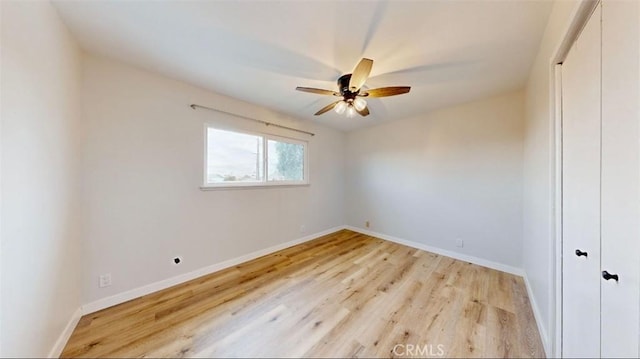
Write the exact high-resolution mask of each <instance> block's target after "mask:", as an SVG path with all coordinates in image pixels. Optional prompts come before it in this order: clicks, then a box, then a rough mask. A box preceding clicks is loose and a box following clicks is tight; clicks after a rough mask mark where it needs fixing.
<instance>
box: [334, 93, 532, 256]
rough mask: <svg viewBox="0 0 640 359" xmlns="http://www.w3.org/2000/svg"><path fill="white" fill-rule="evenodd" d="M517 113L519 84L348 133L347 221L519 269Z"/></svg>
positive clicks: (520, 115) (521, 105) (520, 109)
mask: <svg viewBox="0 0 640 359" xmlns="http://www.w3.org/2000/svg"><path fill="white" fill-rule="evenodd" d="M523 115H524V103H523V93H522V92H520V91H519V92H512V93H508V94H504V95H501V96H497V97H492V98H488V99H485V100H480V101H476V102H472V103H467V104H462V105H458V106H454V107H450V108H446V109H442V110H439V111H436V112H433V113H428V114H425V115H423V116H420V117H416V118H412V119H407V120H398V121H394V122H391V123H386V124H382V125H379V126H376V127H370V128H366V129H362V130H359V131H356V132H351V133H349V134H348V138H347V158H348V160H347V161H348V162H347V190H346V192H347V200H346V205H345V207H346V215H347V223H348V224H349V225H352V226H355V227H360V228H364V227H365V221H370V223H371V228H370V229H371V230H372V231H374V232H378V233H382V234H386V235H390V236H394V237H398V238H401V239H404V240H409V241H413V242H418V243H422V244H426V245H430V246H434V247H438V248H441V249H445V250H450V251H455V252H459V253H461V254H464V255H470V256H475V257H479V258H482V259H485V260H490V261H493V262H497V263H499V264H503V265H508V266H513V267H518V268H519V267H520V266H521V255H522V249H521V237H522V211H521V208H522V202H521V199H522V140H523V124H524V122H523V121H524V119H523ZM456 238H460V239H462V240H464V247H463V248H456V247H455V239H456Z"/></svg>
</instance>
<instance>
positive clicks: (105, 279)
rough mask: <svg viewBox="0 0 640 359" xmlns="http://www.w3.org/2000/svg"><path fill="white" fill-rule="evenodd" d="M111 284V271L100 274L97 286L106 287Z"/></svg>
mask: <svg viewBox="0 0 640 359" xmlns="http://www.w3.org/2000/svg"><path fill="white" fill-rule="evenodd" d="M110 285H111V273H107V274H103V275H101V276H100V281H99V283H98V286H99V287H100V288H104V287H108V286H110Z"/></svg>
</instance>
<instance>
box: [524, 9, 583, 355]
mask: <svg viewBox="0 0 640 359" xmlns="http://www.w3.org/2000/svg"><path fill="white" fill-rule="evenodd" d="M577 5H578V2H577V1H558V2H555V3H554V6H553V9H552V12H551V15H550V17H549V22H548V24H547V28H546V30H545V33H544V36H543V38H542V41H541V43H540V49H539V51H538V54H537V56H536V60H535V63H534V65H533V67H532V68H531V72H530V75H529V80H528V82H527V87H526V90H525V113H526V125H525V139H524V179H525V180H524V195H523V228H524V230H523V243H522V251H523V261H522V267H523V269H524V271H525V273H526V275H527V278H528V281H529V284H530V286H531V290H532V292H531V295H532V296H531V298H530V299H531V300H532V304H533V305H534V306H535V307H536V308H534V309H535V310H537V311H538V313H539V318H538V319H539V323H538V324H539V326H541V329H542V330H541V333H540V334H541V335H542V337H543V338H542V339H543V342H545V345H546V347H547V348H549V349H552V351H551V352H549V351H547V354H548V355H552V353H554V352H555V351H554V350H555V349H553V348H552V347H551V346H552V345H551V343H552V342H553V340H552V338H553V337H554V335H555V334H554V333H555V325H554V324H555V304H554V303H555V299H554V297H555V289H554V288H555V262H554V261H555V224H554V220H553V218H554V195H555V193H554V182H555V172H554V166H555V162H554V157H555V153H554V123H553V118H554V117H553V116H554V109H553V106H552V103H553V96H554V94H553V92H552V88H553V86H554V83H553V76H552V72H551V71H552V67H551V66H552V57H554V56H555V53H556V51H557V50H558V48H559V47H560V43H561V42H562V40H563V38H564V36H565V33H566V30H567V29H568V27H569V23H570V20H571V17H572V14H573V13H574V12H575V10H576V9H577ZM540 319H541V320H540Z"/></svg>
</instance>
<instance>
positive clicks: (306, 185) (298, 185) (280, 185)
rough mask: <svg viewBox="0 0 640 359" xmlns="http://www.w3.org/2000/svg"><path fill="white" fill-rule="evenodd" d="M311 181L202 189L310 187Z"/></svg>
mask: <svg viewBox="0 0 640 359" xmlns="http://www.w3.org/2000/svg"><path fill="white" fill-rule="evenodd" d="M309 186H311V184H310V183H300V184H291V183H290V184H259V185H229V186H200V190H201V191H226V190H238V189H239V190H242V189H265V188H291V187H309Z"/></svg>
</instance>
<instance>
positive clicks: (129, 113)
mask: <svg viewBox="0 0 640 359" xmlns="http://www.w3.org/2000/svg"><path fill="white" fill-rule="evenodd" d="M83 94H84V96H83V105H84V120H85V121H86V127H87V141H86V144H85V147H84V154H85V156H84V163H85V170H86V173H85V174H86V175H85V182H84V200H85V205H86V210H87V211H86V217H85V220H86V221H85V222H86V232H85V241H86V252H85V261H84V268H85V277H84V278H83V287H84V288H85V293H84V302H85V303H88V302H93V301H96V300H98V299H101V298H105V297H107V296H111V295H114V294H118V293H122V292H124V291H127V290H131V289H134V288H137V287H140V286H142V285H146V284H150V283H153V282H157V281H160V280H164V279H167V278H169V277H173V276H176V275H180V274H183V273H187V272H190V271H193V270H196V269H200V268H203V267H205V266H209V265H212V264H215V263H219V262H222V261H225V260H227V259H231V258H235V257H239V256H241V255H245V254H247V253H250V252H253V251H256V250H260V249H263V248H267V247H270V246H274V245H277V244H279V243H283V242H287V241H290V240H294V239H297V238H300V237H303V236H305V235H308V234H313V233H317V232H320V231H323V230H327V229H330V228H332V227H335V226H341V225H343V224H344V220H343V218H344V215H343V209H342V207H343V194H344V161H343V152H344V143H345V135H344V134H343V133H342V132H339V131H336V130H332V129H329V128H326V127H323V126H319V125H314V124H312V123H310V122H300V121H297V120H293V119H290V118H286V117H284V116H282V115H279V114H277V113H274V112H271V111H269V110H266V109H264V108H260V107H257V106H254V105H251V104H248V103H244V102H241V101H239V100H235V99H231V98H228V97H225V96H221V95H216V94H213V93H211V92H207V91H205V90H202V89H199V88H196V87H194V86H191V85H188V84H185V83H182V82H179V81H174V80H171V79H168V78H165V77H162V76H159V75H156V74H154V73H150V72H147V71H143V70H139V69H136V68H134V67H131V66H129V65H126V64H124V63H120V62H115V61H112V60H109V59H106V58H103V57H96V56H90V55H88V56H87V57H86V58H85V62H84V86H83ZM191 103H197V104H201V105H205V106H210V107H215V108H219V109H221V110H226V111H229V112H232V113H237V114H240V115H244V116H248V117H253V118H258V119H262V120H266V121H271V122H276V123H280V124H285V125H289V126H291V127H297V128H302V129H305V130H308V131H311V132H315V133H316V136H315V137H309V136H306V135H296V134H295V133H292V132H286V131H278V132H276V134H283V135H286V136H301V137H300V138H302V139H305V140H307V139H308V140H310V142H309V153H310V179H311V185H310V186H307V187H289V188H267V189H239V190H218V191H201V190H200V189H199V186H200V185H201V184H202V178H203V151H204V150H203V148H204V147H203V146H204V144H203V141H204V123H205V122H206V121H222V122H226V123H232V124H236V125H238V126H243V127H245V128H248V129H254V130H259V131H269V132H272V133H273V131H275V130H276V129H275V128H273V127H265V126H263V125H252V124H251V123H250V122H247V121H245V120H241V119H237V118H236V119H233V118H231V117H229V116H225V115H220V114H217V113H214V112H208V111H205V110H195V111H194V110H193V109H191V108H189V106H188V105H189V104H191ZM301 225H305V226H306V230H305V231H304V233H302V232H301V231H300V226H301ZM175 255H181V256H182V257H183V263H182V264H180V265H179V266H175V265H173V264H172V261H171V260H172V258H173V257H174V256H175ZM102 273H111V274H112V277H113V285H112V286H111V287H106V288H98V276H99V275H100V274H102Z"/></svg>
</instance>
